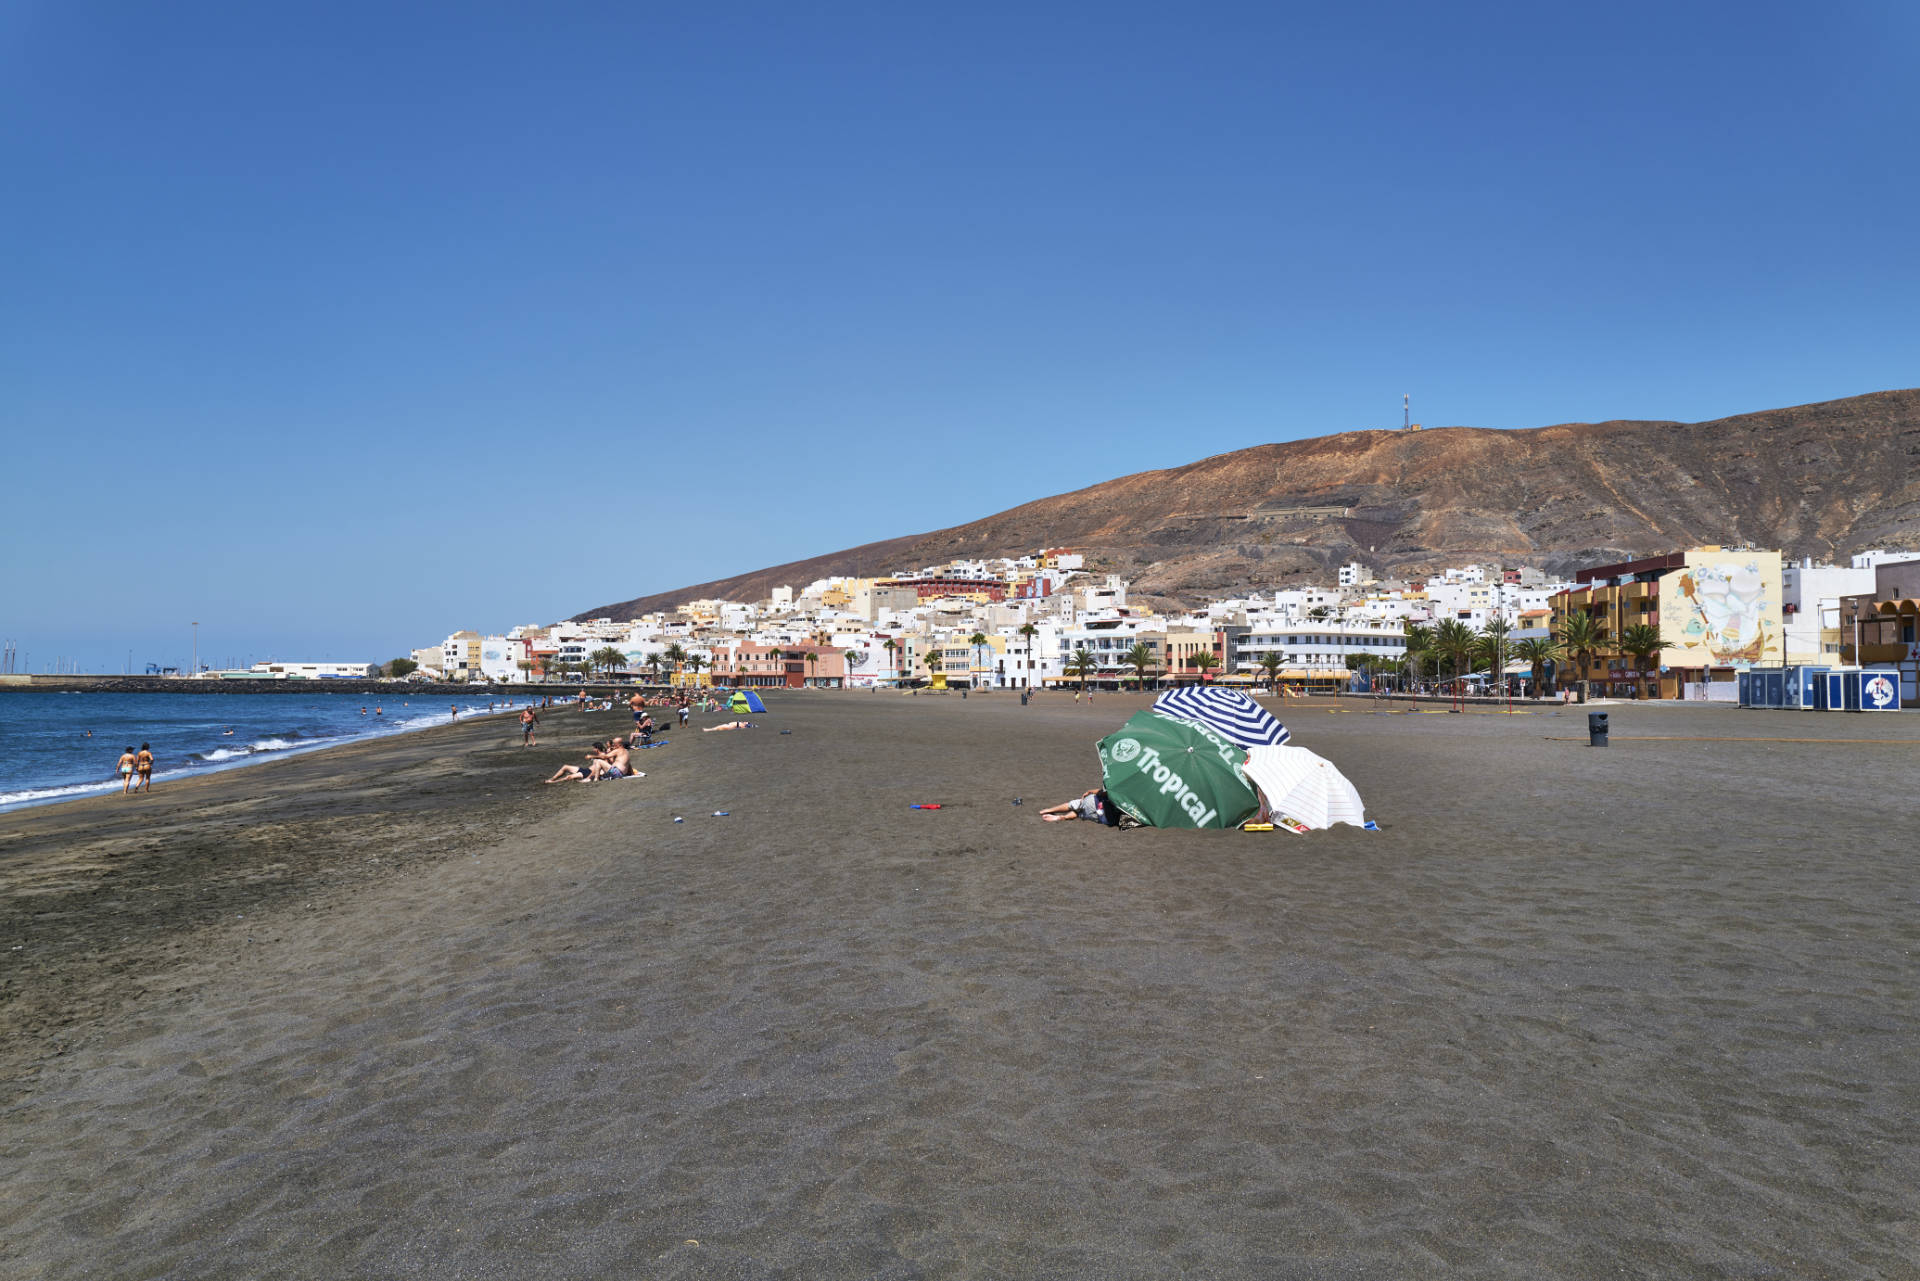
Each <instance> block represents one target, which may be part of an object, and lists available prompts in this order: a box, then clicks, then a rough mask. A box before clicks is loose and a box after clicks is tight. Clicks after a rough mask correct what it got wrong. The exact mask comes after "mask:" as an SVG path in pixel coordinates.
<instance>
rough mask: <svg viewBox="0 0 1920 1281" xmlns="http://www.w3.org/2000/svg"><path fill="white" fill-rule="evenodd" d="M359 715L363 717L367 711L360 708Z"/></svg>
mask: <svg viewBox="0 0 1920 1281" xmlns="http://www.w3.org/2000/svg"><path fill="white" fill-rule="evenodd" d="M360 714H361V715H362V716H365V715H366V714H367V709H366V708H364V707H363V708H361V709H360Z"/></svg>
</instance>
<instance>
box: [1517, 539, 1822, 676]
mask: <svg viewBox="0 0 1920 1281" xmlns="http://www.w3.org/2000/svg"><path fill="white" fill-rule="evenodd" d="M1781 565H1782V562H1781V559H1780V553H1779V552H1778V551H1762V550H1758V549H1754V548H1732V549H1729V548H1725V547H1711V546H1709V547H1695V548H1691V549H1689V550H1687V551H1682V552H1668V553H1667V554H1665V555H1662V556H1649V557H1645V558H1642V559H1640V560H1632V561H1623V562H1621V563H1619V564H1616V565H1598V566H1595V567H1594V568H1592V569H1583V570H1581V571H1580V572H1579V573H1578V574H1576V575H1574V582H1575V583H1576V584H1577V585H1576V586H1575V588H1574V589H1573V590H1571V591H1565V592H1561V593H1559V594H1557V595H1556V596H1555V597H1554V598H1553V622H1554V633H1555V634H1556V635H1560V634H1562V631H1563V628H1564V625H1565V622H1566V620H1567V619H1568V618H1569V617H1570V616H1571V615H1572V614H1575V613H1584V614H1587V615H1588V616H1590V617H1592V618H1593V620H1594V622H1595V623H1596V624H1597V628H1598V632H1599V644H1598V645H1597V646H1596V647H1595V649H1594V652H1593V653H1592V654H1591V655H1590V657H1589V661H1588V663H1587V664H1586V667H1585V670H1584V671H1578V672H1575V676H1576V678H1584V679H1586V680H1589V681H1594V682H1597V683H1598V684H1599V685H1600V690H1599V691H1598V692H1600V693H1604V694H1607V695H1610V696H1617V697H1623V698H1627V697H1632V696H1633V695H1634V694H1635V692H1636V691H1637V690H1639V689H1641V688H1645V689H1646V690H1647V691H1648V692H1649V693H1654V694H1656V695H1657V696H1658V697H1660V698H1711V697H1716V696H1726V697H1731V690H1732V687H1733V682H1734V680H1735V677H1736V674H1737V673H1739V672H1742V671H1746V670H1747V669H1749V668H1753V667H1778V666H1780V665H1781V663H1782V662H1783V661H1784V659H1785V648H1784V638H1785V627H1784V624H1783V615H1782V613H1781V599H1782V598H1781V584H1780V576H1781ZM1641 624H1645V625H1647V626H1651V627H1657V628H1658V629H1659V632H1660V640H1661V642H1662V644H1661V649H1660V652H1659V653H1658V654H1657V655H1655V654H1650V655H1647V656H1645V657H1644V658H1643V657H1641V656H1639V655H1635V654H1633V653H1631V652H1629V651H1628V650H1627V649H1626V648H1625V647H1624V644H1623V642H1624V640H1625V638H1626V636H1627V634H1628V632H1629V629H1631V628H1633V627H1635V626H1636V625H1641ZM1574 665H1575V666H1578V665H1577V664H1574Z"/></svg>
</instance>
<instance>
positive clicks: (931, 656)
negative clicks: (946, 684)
mask: <svg viewBox="0 0 1920 1281" xmlns="http://www.w3.org/2000/svg"><path fill="white" fill-rule="evenodd" d="M920 661H921V662H922V663H924V664H925V665H926V668H927V683H928V684H932V683H933V678H934V677H935V676H938V675H939V674H940V647H939V646H938V645H935V646H933V647H932V648H931V649H929V650H928V651H927V652H926V653H925V654H923V655H922V656H921V658H920Z"/></svg>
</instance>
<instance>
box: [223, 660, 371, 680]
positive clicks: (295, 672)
mask: <svg viewBox="0 0 1920 1281" xmlns="http://www.w3.org/2000/svg"><path fill="white" fill-rule="evenodd" d="M248 670H249V671H250V672H251V673H252V674H253V675H254V676H257V677H263V678H265V679H267V680H288V681H319V680H331V681H341V680H345V681H361V680H366V679H367V678H369V677H372V676H378V675H379V674H380V664H378V663H334V662H324V663H288V662H273V661H271V660H269V661H267V662H264V663H255V664H254V665H253V666H252V667H251V668H249V669H248Z"/></svg>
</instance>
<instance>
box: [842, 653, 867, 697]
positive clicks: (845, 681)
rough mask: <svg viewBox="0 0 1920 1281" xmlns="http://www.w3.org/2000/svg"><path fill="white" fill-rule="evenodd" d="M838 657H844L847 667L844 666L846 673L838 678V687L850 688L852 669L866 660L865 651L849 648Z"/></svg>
mask: <svg viewBox="0 0 1920 1281" xmlns="http://www.w3.org/2000/svg"><path fill="white" fill-rule="evenodd" d="M840 657H842V658H844V659H845V660H846V661H847V667H846V672H847V674H846V675H845V676H842V677H841V678H840V688H841V689H851V688H852V687H853V669H854V668H856V667H858V666H860V664H862V663H864V662H866V661H867V654H866V651H865V650H859V649H850V650H847V651H845V652H844V653H842V654H841V655H840Z"/></svg>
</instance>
